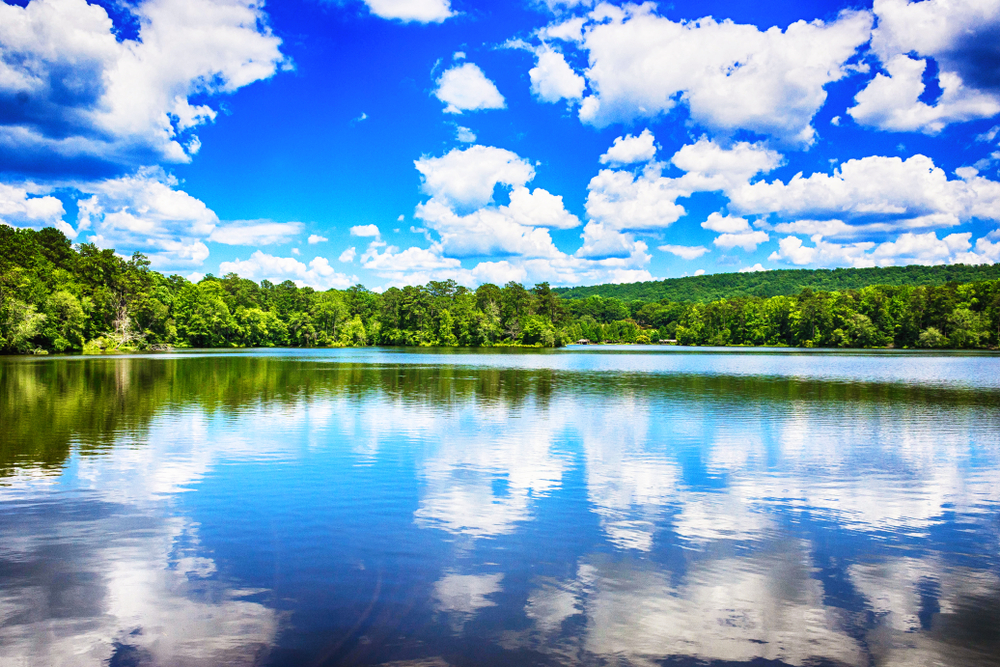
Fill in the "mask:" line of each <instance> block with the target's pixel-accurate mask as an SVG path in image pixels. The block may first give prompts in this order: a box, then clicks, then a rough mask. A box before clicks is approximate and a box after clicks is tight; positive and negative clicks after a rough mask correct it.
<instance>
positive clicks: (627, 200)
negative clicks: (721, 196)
mask: <svg viewBox="0 0 1000 667" xmlns="http://www.w3.org/2000/svg"><path fill="white" fill-rule="evenodd" d="M641 137H642V135H640V138H641ZM626 139H627V138H626ZM633 139H637V138H636V137H633ZM623 144H624V148H628V147H629V143H626V142H625V141H623V142H622V144H619V146H622V145H623ZM631 145H632V146H636V144H635V143H632V144H631ZM614 148H615V147H614V146H612V150H614ZM622 152H623V153H624V152H625V150H623V151H622ZM671 163H672V164H673V165H674V166H675V167H678V168H679V169H682V170H684V171H685V172H687V173H685V174H684V175H682V176H680V177H677V178H673V177H668V176H663V175H662V172H663V169H664V168H665V167H666V166H667V165H665V164H662V163H658V162H651V163H649V164H648V165H646V167H645V168H644V169H643V170H642V172H641V173H638V174H634V173H631V172H629V171H624V170H613V169H602V170H601V171H600V172H598V174H597V176H595V177H594V178H593V179H591V181H590V184H589V186H588V195H587V201H586V210H587V215H588V216H589V217H590V222H589V223H588V224H587V227H586V228H585V229H584V245H583V247H582V248H581V249H580V251H578V252H577V254H578V255H580V256H586V257H598V256H599V254H600V253H602V252H608V253H611V254H609V255H607V256H609V257H624V256H627V255H631V254H632V252H633V239H632V238H631V237H630V236H629V235H628V234H623V232H652V231H656V230H660V229H665V228H667V227H669V226H670V225H672V224H673V223H674V222H676V221H677V220H679V219H680V218H681V217H682V216H683V215H685V213H686V211H685V209H684V207H683V206H682V205H681V204H678V203H677V199H678V198H680V197H689V196H691V195H692V194H693V193H695V192H706V191H707V192H711V191H723V192H729V191H730V190H733V189H736V188H738V187H740V186H743V185H746V184H747V182H748V181H749V179H751V178H752V177H754V176H756V175H757V174H758V173H760V172H762V171H770V170H771V169H773V168H774V167H776V166H778V165H779V164H780V163H781V155H780V154H778V153H776V152H775V151H773V150H770V149H767V148H765V147H763V146H761V145H759V144H750V143H747V142H737V143H735V144H733V145H732V146H730V147H728V148H725V147H723V146H721V145H719V144H718V143H716V142H715V141H712V140H709V139H705V138H702V139H700V140H698V141H697V142H695V143H694V144H689V145H686V146H683V147H681V149H680V150H678V151H677V152H676V153H675V154H674V156H673V157H672V158H671ZM744 231H749V230H744ZM752 234H753V235H752V236H747V237H744V238H741V239H733V242H734V243H735V242H736V241H738V242H739V243H738V245H740V247H746V246H749V245H750V244H751V243H752V242H753V241H754V240H756V241H757V242H758V243H759V242H761V239H763V240H767V239H766V238H764V237H765V236H766V234H764V235H762V234H761V233H759V232H752ZM729 240H730V239H726V240H724V241H722V243H726V242H728V241H729ZM729 247H732V246H729Z"/></svg>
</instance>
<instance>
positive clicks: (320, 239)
mask: <svg viewBox="0 0 1000 667" xmlns="http://www.w3.org/2000/svg"><path fill="white" fill-rule="evenodd" d="M329 240H330V239H328V238H326V237H325V236H320V235H319V234H310V235H309V245H314V244H316V243H326V242H327V241H329Z"/></svg>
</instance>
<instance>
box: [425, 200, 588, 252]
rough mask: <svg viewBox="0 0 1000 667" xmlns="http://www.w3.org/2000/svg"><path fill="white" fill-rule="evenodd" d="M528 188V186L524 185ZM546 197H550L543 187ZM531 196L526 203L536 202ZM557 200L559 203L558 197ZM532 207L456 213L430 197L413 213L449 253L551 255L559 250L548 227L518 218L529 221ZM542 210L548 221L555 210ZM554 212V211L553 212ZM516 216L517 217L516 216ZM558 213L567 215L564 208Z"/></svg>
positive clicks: (482, 209)
mask: <svg viewBox="0 0 1000 667" xmlns="http://www.w3.org/2000/svg"><path fill="white" fill-rule="evenodd" d="M523 190H524V191H527V188H523ZM536 192H543V193H545V195H548V197H552V195H549V194H548V193H547V192H545V191H544V190H541V191H539V190H536ZM527 197H531V201H530V202H529V203H528V204H526V206H531V205H533V204H534V203H535V200H536V199H537V197H534V196H531V195H527ZM556 199H559V200H560V201H559V204H560V205H561V203H562V202H561V198H556ZM533 213H535V211H533V210H532V209H530V208H525V209H521V208H520V207H517V208H515V202H513V201H512V202H511V206H509V207H508V206H500V207H484V208H481V209H478V210H476V211H473V212H472V213H469V214H468V215H459V214H457V213H455V212H454V211H453V210H452V209H451V208H449V207H448V206H446V205H445V204H444V203H443V202H441V201H439V200H436V199H431V200H430V201H428V202H426V203H424V204H420V205H419V206H417V210H416V213H415V216H416V217H417V218H420V219H421V220H423V221H424V222H426V223H427V226H428V227H430V228H431V229H433V230H434V231H436V232H437V233H438V234H439V235H440V237H441V242H440V243H441V248H442V250H443V251H444V252H445V253H446V254H448V255H449V256H452V257H477V256H498V255H499V256H503V255H521V256H525V257H552V256H554V255H556V254H557V253H558V250H557V249H556V247H555V245H554V244H553V243H552V237H551V236H550V235H549V231H548V230H547V229H544V228H540V227H535V226H532V225H526V224H522V223H521V222H519V221H518V220H519V219H520V220H522V221H524V222H530V220H531V218H530V217H528V216H531V215H532V214H533ZM540 213H541V214H543V215H547V216H549V217H550V221H552V222H559V221H560V220H558V219H553V218H554V217H555V215H560V214H559V213H558V212H554V211H547V210H544V208H543V210H542V211H540ZM553 214H555V215H553ZM515 216H516V217H515ZM561 216H562V217H563V218H565V216H569V214H568V213H566V212H565V211H563V212H562V214H561Z"/></svg>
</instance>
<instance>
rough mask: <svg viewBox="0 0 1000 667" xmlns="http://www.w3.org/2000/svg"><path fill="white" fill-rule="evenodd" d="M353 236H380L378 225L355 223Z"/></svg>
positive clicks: (352, 228) (352, 230)
mask: <svg viewBox="0 0 1000 667" xmlns="http://www.w3.org/2000/svg"><path fill="white" fill-rule="evenodd" d="M351 236H362V237H365V236H374V237H378V236H379V231H378V226H377V225H355V226H353V227H351Z"/></svg>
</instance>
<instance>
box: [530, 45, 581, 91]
mask: <svg viewBox="0 0 1000 667" xmlns="http://www.w3.org/2000/svg"><path fill="white" fill-rule="evenodd" d="M536 55H537V58H538V61H537V64H536V65H535V66H534V67H532V68H531V69H530V70H528V77H529V78H530V79H531V92H532V94H533V95H534V96H535V97H537V98H538V99H540V100H543V101H545V102H558V101H559V100H562V99H567V100H579V99H580V98H582V97H583V91H584V88H586V87H587V82H586V80H585V79H584V78H583V77H582V76H580V75H579V74H577V73H576V72H574V71H573V68H572V67H570V66H569V64H568V63H567V62H566V58H564V57H563V54H561V53H559V52H558V51H554V50H552V49H551V48H545V47H543V48H541V49H539V50H538V51H537V53H536Z"/></svg>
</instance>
